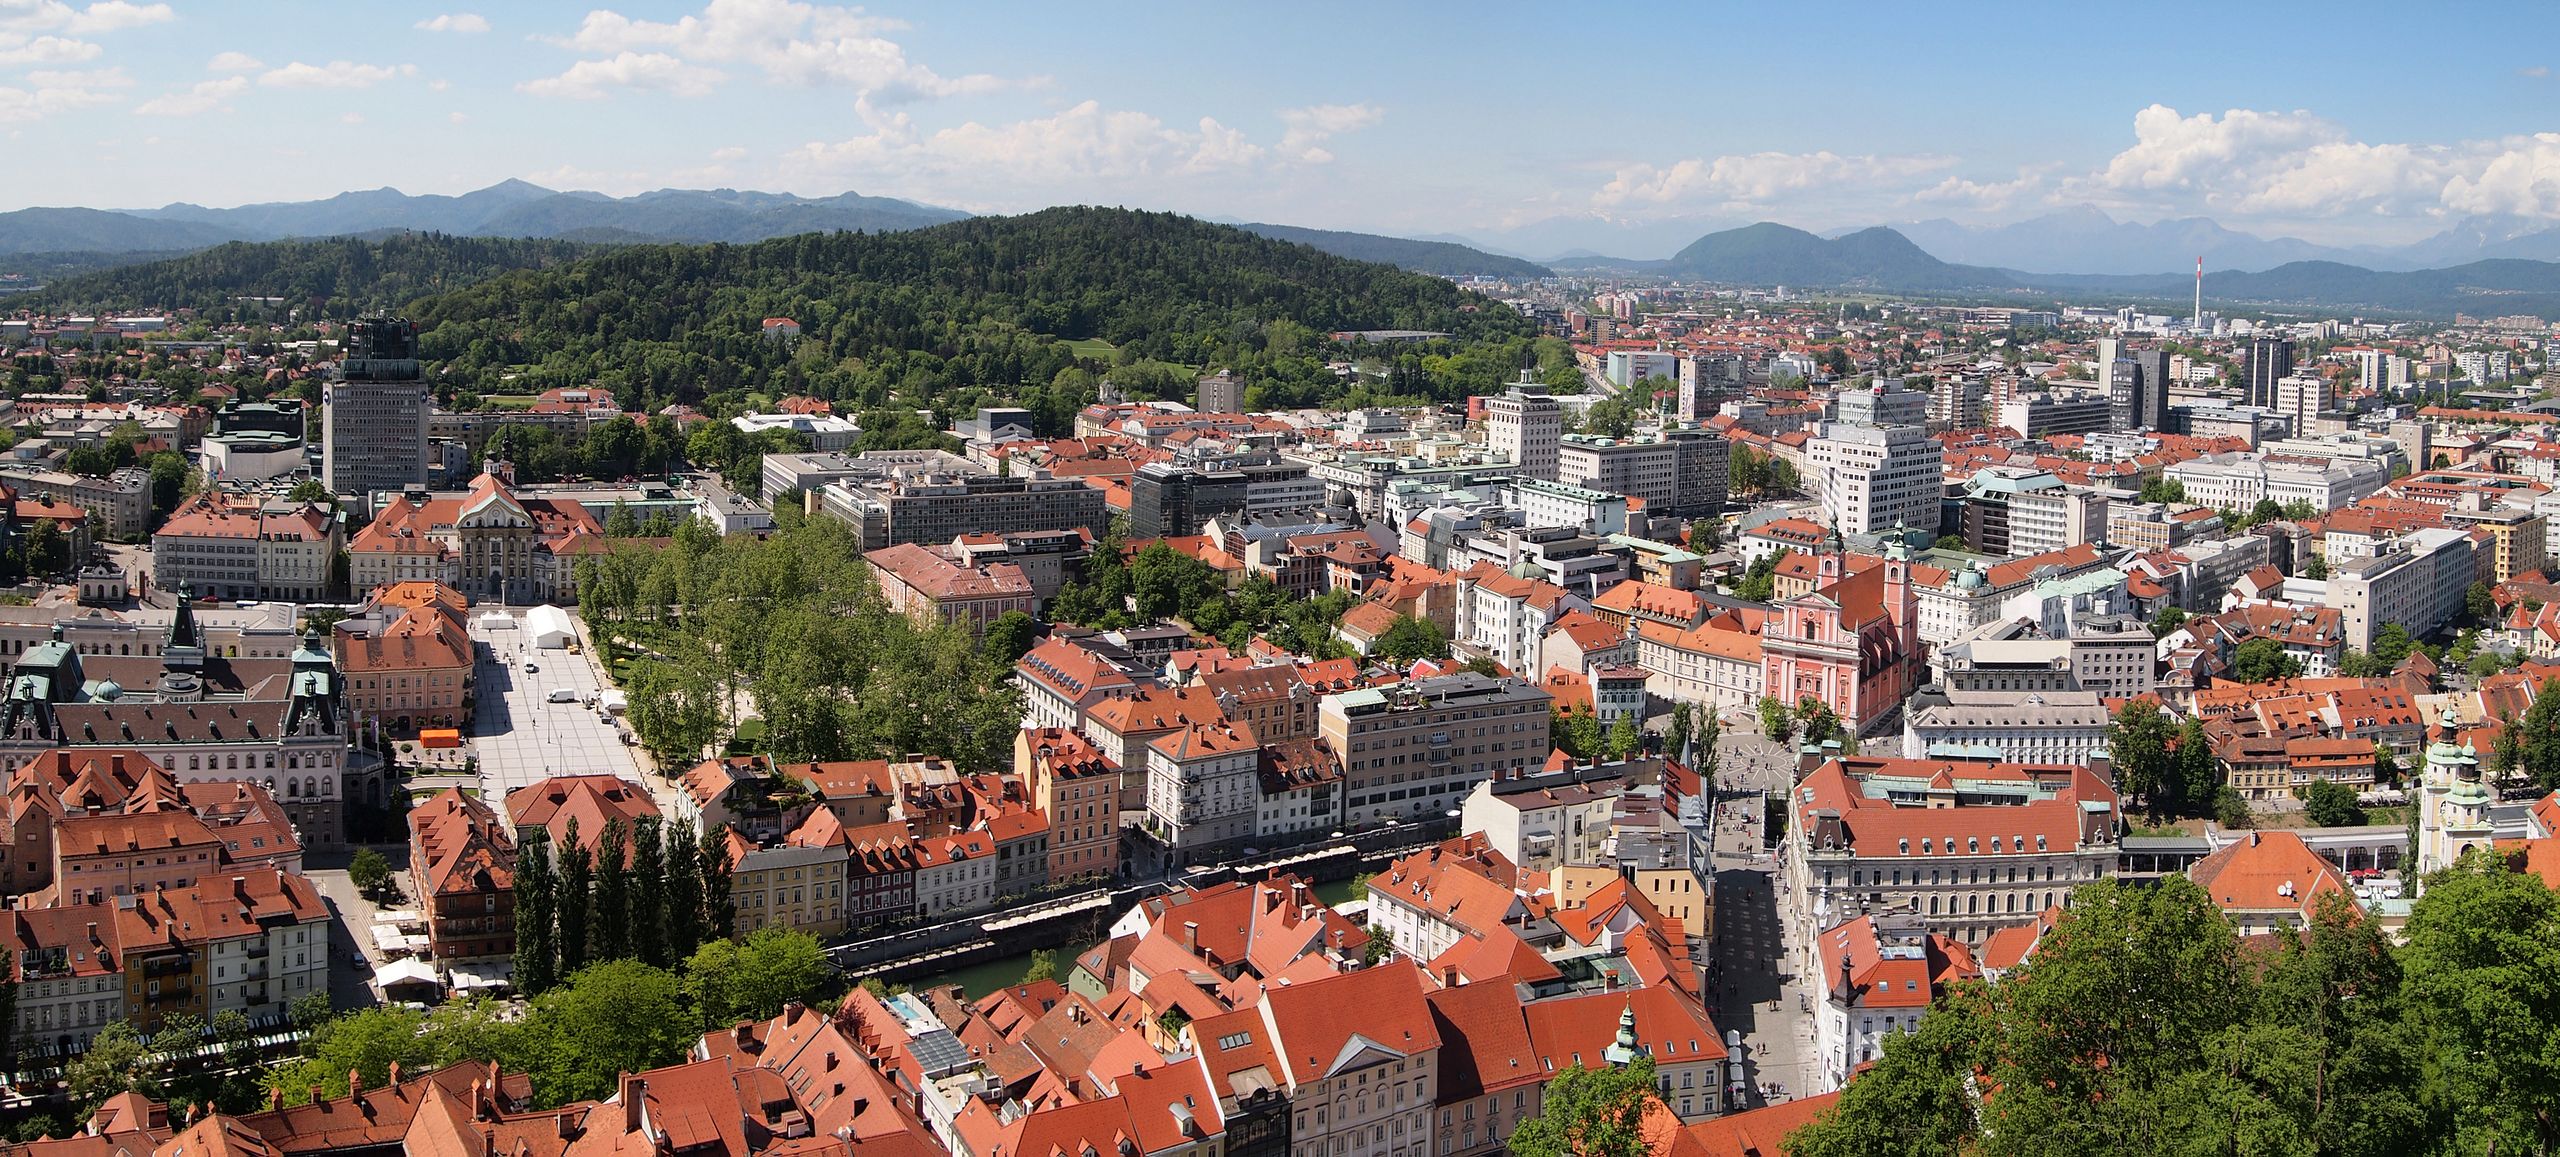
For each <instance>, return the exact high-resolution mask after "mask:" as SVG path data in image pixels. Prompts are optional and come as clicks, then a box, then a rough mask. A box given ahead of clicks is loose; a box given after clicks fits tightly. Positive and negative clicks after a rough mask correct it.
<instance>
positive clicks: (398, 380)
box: [320, 317, 429, 494]
mask: <svg viewBox="0 0 2560 1157" xmlns="http://www.w3.org/2000/svg"><path fill="white" fill-rule="evenodd" d="M428 397H429V395H428V391H427V385H426V381H425V378H424V375H423V374H422V373H421V372H420V371H419V367H418V327H417V326H415V325H413V324H411V323H410V322H409V320H408V319H406V318H397V317H368V318H361V319H358V320H357V321H356V322H355V323H354V324H352V325H349V326H348V327H347V338H346V357H345V359H344V360H342V361H341V362H340V363H339V365H338V375H337V380H335V381H332V382H330V383H329V386H328V388H327V389H325V390H323V391H322V392H321V394H320V408H321V419H320V434H321V440H320V480H321V481H322V482H323V483H325V484H327V485H328V487H329V489H330V490H331V491H332V492H334V493H338V494H367V493H371V492H373V491H377V490H401V489H405V488H409V487H418V486H425V485H426V484H427V409H428Z"/></svg>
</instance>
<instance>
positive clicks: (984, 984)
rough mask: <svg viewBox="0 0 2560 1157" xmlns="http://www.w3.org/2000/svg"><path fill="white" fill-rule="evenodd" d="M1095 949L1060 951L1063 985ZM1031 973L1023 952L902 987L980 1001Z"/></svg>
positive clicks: (1320, 896)
mask: <svg viewBox="0 0 2560 1157" xmlns="http://www.w3.org/2000/svg"><path fill="white" fill-rule="evenodd" d="M1316 899H1317V900H1319V901H1321V902H1322V903H1325V904H1327V905H1333V904H1340V903H1343V902H1345V901H1347V900H1349V899H1351V881H1349V880H1336V881H1334V882H1332V883H1330V884H1318V885H1316ZM1091 947H1093V946H1092V945H1090V944H1073V945H1068V946H1066V947H1063V948H1060V949H1058V950H1057V968H1058V981H1059V983H1062V984H1063V983H1065V982H1066V979H1067V969H1068V967H1069V966H1071V965H1072V964H1074V963H1075V957H1076V954H1077V953H1080V952H1083V951H1084V950H1085V949H1087V948H1091ZM1030 969H1031V954H1030V953H1029V952H1020V953H1016V954H1014V955H1012V956H1000V957H997V958H996V959H993V960H987V961H982V962H980V963H977V964H972V965H969V966H968V967H966V968H955V969H952V970H951V971H949V972H938V973H935V974H933V975H931V976H919V977H913V978H910V979H908V980H906V981H903V982H902V983H904V984H906V985H907V986H909V987H911V988H931V987H933V986H934V985H937V984H957V985H959V986H960V987H961V988H963V989H965V990H967V992H968V994H969V997H970V998H971V999H976V998H978V997H981V996H985V995H986V994H988V993H990V992H993V991H995V990H996V989H999V988H1002V987H1004V986H1005V985H1008V984H1012V983H1014V982H1015V981H1018V980H1020V979H1022V974H1023V973H1025V972H1028V971H1030Z"/></svg>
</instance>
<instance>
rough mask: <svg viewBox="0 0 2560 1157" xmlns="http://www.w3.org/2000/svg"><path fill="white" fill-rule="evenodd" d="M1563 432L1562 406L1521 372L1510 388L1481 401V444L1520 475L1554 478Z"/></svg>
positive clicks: (1524, 372) (1526, 374) (1549, 479)
mask: <svg viewBox="0 0 2560 1157" xmlns="http://www.w3.org/2000/svg"><path fill="white" fill-rule="evenodd" d="M1563 435H1564V407H1563V406H1561V405H1558V404H1557V403H1556V400H1555V399H1554V398H1551V397H1548V396H1547V388H1546V387H1545V386H1542V385H1539V384H1537V383H1536V382H1533V381H1531V380H1529V371H1527V370H1522V371H1521V372H1520V381H1519V382H1517V383H1515V384H1514V385H1513V386H1512V387H1511V392H1510V393H1507V394H1504V395H1502V396H1501V397H1499V398H1487V399H1485V401H1484V444H1485V448H1486V449H1488V450H1492V451H1495V452H1497V453H1500V454H1502V455H1504V456H1506V457H1508V458H1510V459H1511V461H1512V462H1514V463H1516V464H1518V465H1519V467H1520V476H1521V477H1523V478H1543V479H1546V480H1547V481H1549V482H1553V481H1555V480H1556V439H1558V438H1560V437H1562V436H1563Z"/></svg>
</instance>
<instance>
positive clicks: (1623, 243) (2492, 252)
mask: <svg viewBox="0 0 2560 1157" xmlns="http://www.w3.org/2000/svg"><path fill="white" fill-rule="evenodd" d="M1746 223H1747V222H1746V221H1744V220H1738V219H1733V218H1723V219H1718V218H1712V217H1675V218H1668V219H1663V220H1656V221H1646V222H1631V221H1621V220H1616V219H1613V218H1610V217H1607V216H1604V215H1601V214H1598V213H1564V214H1559V215H1557V216H1554V217H1548V218H1545V219H1542V220H1539V221H1533V222H1530V223H1528V224H1525V225H1518V226H1513V227H1510V228H1505V229H1474V230H1466V231H1463V232H1442V233H1429V234H1417V235H1416V236H1418V237H1420V238H1422V239H1425V240H1432V241H1451V242H1456V243H1459V244H1463V245H1468V246H1472V247H1474V248H1477V249H1482V250H1484V251H1486V252H1488V253H1496V254H1501V255H1504V256H1511V257H1521V258H1526V259H1529V260H1534V261H1537V262H1539V263H1541V264H1544V265H1548V266H1552V267H1555V268H1558V269H1605V268H1608V267H1612V266H1620V267H1639V268H1640V267H1642V266H1643V265H1644V264H1645V263H1647V262H1654V261H1661V260H1665V259H1667V257H1668V256H1669V255H1670V254H1672V253H1675V252H1677V251H1678V250H1679V249H1680V248H1681V247H1683V246H1685V245H1687V244H1689V243H1690V242H1691V241H1694V240H1696V239H1697V238H1698V237H1699V236H1700V235H1701V234H1706V233H1713V232H1717V231H1720V230H1726V229H1731V228H1735V227H1737V226H1740V225H1743V224H1746ZM1885 224H1887V225H1889V226H1890V227H1891V228H1892V229H1893V230H1894V231H1895V232H1898V233H1900V234H1902V235H1903V236H1904V237H1906V238H1909V239H1910V240H1911V241H1912V242H1913V243H1914V244H1917V245H1918V246H1920V248H1921V249H1923V250H1926V251H1927V252H1928V253H1930V254H1931V255H1933V256H1935V257H1938V258H1939V259H1941V260H1945V261H1951V262H1955V263H1957V264H1960V265H1981V266H1987V267H1990V268H1994V269H2020V270H2027V271H2031V272H2035V273H2088V274H2120V275H2134V274H2146V273H2180V272H2184V273H2187V274H2188V275H2189V276H2190V277H2192V276H2194V274H2193V270H2194V262H2195V259H2196V258H2198V257H2202V258H2204V263H2205V273H2206V274H2207V275H2208V276H2210V275H2212V274H2214V273H2216V272H2229V271H2232V270H2266V269H2273V268H2275V267H2276V266H2279V265H2283V264H2286V263H2288V262H2294V261H2338V262H2344V263H2347V264H2351V265H2358V266H2362V267H2364V268H2367V269H2385V270H2390V269H2399V270H2409V269H2435V268H2440V267H2443V266H2448V265H2459V264H2462V263H2465V262H2470V261H2480V260H2484V259H2488V258H2497V257H2521V258H2525V259H2527V260H2534V261H2555V260H2560V228H2555V227H2554V226H2553V225H2552V223H2551V222H2548V221H2540V220H2534V219H2531V218H2522V217H2508V216H2479V217H2470V218H2465V219H2463V220H2461V221H2457V222H2455V223H2453V224H2452V225H2450V226H2448V227H2446V228H2445V229H2444V230H2442V231H2441V232H2438V233H2436V234H2435V235H2433V236H2430V237H2426V238H2423V239H2421V240H2418V241H2413V242H2410V243H2408V244H2405V245H2391V246H2380V245H2365V246H2341V245H2321V244H2316V243H2314V242H2310V241H2304V240H2301V239H2300V238H2295V237H2260V236H2258V235H2256V234H2252V233H2244V232H2241V231H2240V230H2237V229H2231V228H2228V227H2226V226H2224V225H2222V224H2220V223H2218V222H2216V221H2213V220H2212V219H2210V218H2205V217H2182V218H2173V219H2169V220H2163V221H2154V222H2151V223H2149V224H2143V223H2139V222H2132V221H2118V220H2116V219H2115V218H2113V217H2110V216H2108V215H2107V213H2106V212H2105V211H2103V210H2101V209H2099V208H2097V207H2096V206H2092V205H2081V206H2076V207H2072V208H2065V209H2058V210H2055V211H2054V212H2051V213H2047V214H2044V215H2042V216H2038V217H2031V218H2028V219H2026V220H2024V221H2018V222H2013V223H2011V224H2007V225H1992V226H1978V225H1963V224H1958V223H1957V222H1954V221H1950V220H1946V219H1944V218H1936V219H1931V220H1926V221H1896V222H1886V223H1885ZM1859 228H1861V227H1857V226H1852V227H1847V228H1840V229H1833V230H1829V231H1826V232H1825V233H1824V234H1823V236H1825V237H1832V238H1838V237H1844V236H1847V235H1848V234H1850V233H1854V232H1857V231H1858V229H1859Z"/></svg>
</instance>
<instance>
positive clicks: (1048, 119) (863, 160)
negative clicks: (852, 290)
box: [778, 99, 1375, 209]
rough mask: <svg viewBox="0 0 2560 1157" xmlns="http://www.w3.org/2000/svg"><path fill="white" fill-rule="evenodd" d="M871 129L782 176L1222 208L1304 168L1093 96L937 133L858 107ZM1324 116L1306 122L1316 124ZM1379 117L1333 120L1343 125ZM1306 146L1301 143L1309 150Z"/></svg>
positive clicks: (908, 191)
mask: <svg viewBox="0 0 2560 1157" xmlns="http://www.w3.org/2000/svg"><path fill="white" fill-rule="evenodd" d="M854 105H855V111H856V113H857V114H858V115H860V116H861V117H862V119H863V122H864V123H865V124H867V125H868V126H870V129H871V131H870V132H869V133H868V134H867V135H864V136H859V137H854V138H852V139H849V140H839V141H812V142H810V143H808V144H806V145H803V146H801V147H800V148H798V149H794V150H792V151H790V152H788V153H786V154H784V155H783V157H782V158H781V161H780V165H779V172H778V176H779V178H780V179H781V180H782V181H783V182H784V183H785V184H786V185H788V186H791V187H796V188H803V189H830V190H842V189H844V188H846V187H848V186H851V187H856V188H873V187H878V186H880V185H882V184H884V183H885V184H892V185H894V186H895V187H896V188H897V189H898V190H899V191H900V193H901V195H905V196H916V197H924V198H928V199H931V200H934V201H937V202H939V203H942V204H951V205H961V206H966V207H970V208H979V209H1016V208H1021V207H1024V206H1028V205H1041V204H1057V203H1060V202H1065V201H1074V200H1091V201H1097V202H1110V203H1121V204H1127V203H1155V204H1162V203H1165V201H1166V198H1168V197H1178V196H1180V195H1181V193H1182V191H1183V190H1185V189H1189V188H1196V187H1202V186H1207V187H1212V188H1215V189H1219V190H1222V192H1221V193H1220V194H1219V195H1220V197H1221V203H1227V204H1232V203H1234V197H1235V196H1239V195H1246V196H1259V195H1261V194H1264V193H1267V192H1269V191H1271V190H1272V189H1274V188H1275V187H1276V186H1275V185H1274V184H1273V180H1272V178H1273V176H1274V175H1275V174H1281V173H1285V172H1287V171H1288V170H1290V169H1292V168H1294V167H1295V166H1297V165H1299V164H1302V163H1303V160H1302V158H1301V157H1299V156H1296V155H1292V153H1291V152H1290V150H1289V149H1288V148H1284V147H1283V146H1280V145H1277V144H1272V143H1267V142H1257V141H1255V140H1253V139H1252V138H1251V137H1250V136H1249V135H1248V134H1246V133H1245V132H1243V131H1241V130H1238V129H1235V128H1233V127H1230V126H1228V125H1225V124H1222V123H1220V122H1219V121H1218V120H1217V119H1216V118H1214V117H1201V118H1199V119H1198V120H1197V121H1195V122H1194V123H1193V124H1192V125H1191V126H1181V125H1172V124H1167V123H1165V122H1164V121H1163V120H1162V119H1160V118H1158V117H1157V116H1155V115H1154V114H1152V113H1147V112H1140V111H1135V110H1126V109H1110V108H1105V107H1103V105H1102V104H1101V103H1100V102H1098V101H1092V100H1086V101H1082V102H1079V103H1077V104H1075V105H1073V106H1071V107H1069V108H1066V109H1062V110H1060V111H1058V112H1056V113H1053V114H1050V115H1048V116H1039V117H1031V118H1027V119H1024V120H1018V121H1009V122H999V123H992V124H991V123H984V122H979V121H969V122H966V123H963V124H959V125H955V126H952V127H948V128H943V129H938V130H928V129H924V128H921V127H919V126H918V125H917V124H916V123H915V121H914V118H912V117H911V116H909V115H908V114H907V113H906V112H904V111H900V110H896V109H885V108H881V107H877V106H875V105H873V104H872V103H871V102H870V101H868V100H867V99H857V100H856V101H855V102H854ZM1324 120H1325V118H1322V117H1312V118H1309V123H1310V125H1314V124H1317V123H1320V122H1324ZM1374 120H1375V116H1374V114H1358V115H1351V116H1334V117H1332V118H1331V120H1330V122H1329V123H1331V124H1333V125H1335V126H1337V127H1340V126H1343V125H1356V124H1362V123H1372V122H1374ZM1305 147H1306V146H1305V145H1304V144H1303V142H1302V143H1301V145H1300V146H1298V148H1299V149H1301V150H1303V149H1304V148H1305Z"/></svg>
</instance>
